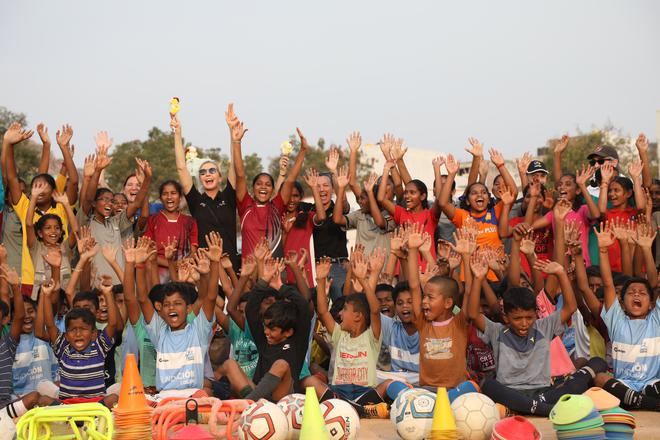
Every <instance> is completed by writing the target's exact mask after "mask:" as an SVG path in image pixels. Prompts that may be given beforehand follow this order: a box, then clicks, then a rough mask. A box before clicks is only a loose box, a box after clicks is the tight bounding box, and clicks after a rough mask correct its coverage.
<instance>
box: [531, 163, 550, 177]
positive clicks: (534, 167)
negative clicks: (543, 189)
mask: <svg viewBox="0 0 660 440" xmlns="http://www.w3.org/2000/svg"><path fill="white" fill-rule="evenodd" d="M534 173H545V174H549V173H548V170H547V169H546V168H545V164H544V163H543V162H541V161H540V160H533V161H531V162H530V163H529V165H528V166H527V174H534Z"/></svg>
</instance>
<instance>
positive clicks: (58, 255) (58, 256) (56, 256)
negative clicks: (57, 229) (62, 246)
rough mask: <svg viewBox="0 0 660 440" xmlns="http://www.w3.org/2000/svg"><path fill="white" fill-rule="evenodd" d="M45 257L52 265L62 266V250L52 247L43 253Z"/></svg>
mask: <svg viewBox="0 0 660 440" xmlns="http://www.w3.org/2000/svg"><path fill="white" fill-rule="evenodd" d="M43 259H44V261H45V262H46V263H47V264H48V265H50V266H51V267H60V266H61V265H62V251H61V250H59V249H57V248H50V249H48V252H47V253H46V254H44V255H43Z"/></svg>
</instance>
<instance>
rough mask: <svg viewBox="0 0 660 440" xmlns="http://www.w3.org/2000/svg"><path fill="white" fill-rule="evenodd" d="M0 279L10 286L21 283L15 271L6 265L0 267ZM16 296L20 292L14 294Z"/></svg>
mask: <svg viewBox="0 0 660 440" xmlns="http://www.w3.org/2000/svg"><path fill="white" fill-rule="evenodd" d="M0 278H2V279H3V280H5V281H7V283H9V284H10V285H12V286H15V285H17V284H20V283H21V280H20V278H19V277H18V273H17V272H16V269H14V268H13V267H11V266H9V265H8V264H7V263H4V264H2V265H0ZM16 294H18V295H20V292H17V293H15V295H16Z"/></svg>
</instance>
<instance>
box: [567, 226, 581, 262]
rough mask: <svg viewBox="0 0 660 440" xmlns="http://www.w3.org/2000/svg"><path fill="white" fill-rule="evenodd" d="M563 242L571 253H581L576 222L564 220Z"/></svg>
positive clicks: (578, 229)
mask: <svg viewBox="0 0 660 440" xmlns="http://www.w3.org/2000/svg"><path fill="white" fill-rule="evenodd" d="M564 242H565V243H566V246H567V247H568V250H569V251H570V252H571V254H573V255H576V254H578V253H582V249H581V247H582V242H581V241H580V228H579V227H578V225H577V222H574V221H572V222H566V224H565V225H564Z"/></svg>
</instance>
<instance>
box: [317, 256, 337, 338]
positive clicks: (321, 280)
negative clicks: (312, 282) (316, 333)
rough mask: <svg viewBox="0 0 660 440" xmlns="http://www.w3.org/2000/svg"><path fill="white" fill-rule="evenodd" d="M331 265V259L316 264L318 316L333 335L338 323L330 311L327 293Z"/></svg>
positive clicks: (325, 258)
mask: <svg viewBox="0 0 660 440" xmlns="http://www.w3.org/2000/svg"><path fill="white" fill-rule="evenodd" d="M330 265H331V263H330V258H329V257H321V259H319V261H318V263H316V314H317V315H318V317H319V319H320V320H321V323H322V324H323V326H324V327H325V328H326V329H327V330H328V332H330V334H332V332H333V331H334V329H335V324H336V322H335V319H334V318H333V317H332V315H331V314H330V310H329V309H328V294H327V292H326V290H327V289H326V287H327V284H326V283H327V282H328V274H329V273H330Z"/></svg>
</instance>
